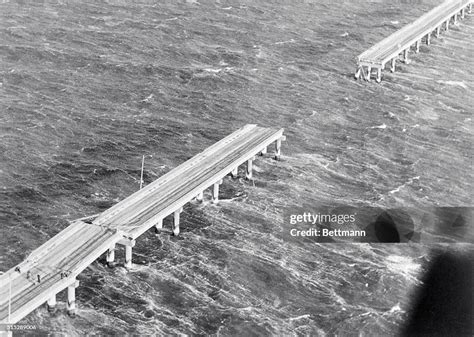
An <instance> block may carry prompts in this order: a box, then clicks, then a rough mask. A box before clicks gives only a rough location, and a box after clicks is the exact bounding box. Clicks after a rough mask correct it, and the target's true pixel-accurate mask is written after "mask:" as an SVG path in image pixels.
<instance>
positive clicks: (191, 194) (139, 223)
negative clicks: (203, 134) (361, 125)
mask: <svg viewBox="0 0 474 337" xmlns="http://www.w3.org/2000/svg"><path fill="white" fill-rule="evenodd" d="M284 139H285V136H283V129H271V128H263V127H258V126H256V125H246V126H244V127H243V128H241V129H239V130H237V131H236V132H234V133H232V134H231V135H229V136H227V137H225V138H224V139H222V140H221V141H219V142H217V143H216V144H214V145H212V146H211V147H209V148H207V149H206V150H205V151H203V152H201V153H200V154H198V155H196V156H194V157H193V158H191V159H189V160H188V161H186V162H185V163H183V164H182V165H180V166H178V167H177V168H175V169H173V170H171V171H170V172H168V173H167V174H165V175H163V176H162V177H160V178H159V179H157V180H156V181H154V182H153V183H151V184H149V185H148V186H146V187H144V188H143V189H141V190H139V191H137V192H135V193H134V194H132V195H131V196H129V197H128V198H126V199H124V200H123V201H121V202H119V203H118V204H116V205H115V206H113V207H111V208H110V209H108V210H106V211H105V212H103V213H101V214H100V215H98V216H97V217H95V218H94V219H91V220H89V221H82V220H76V221H74V222H73V223H72V224H71V225H70V226H68V227H67V228H66V229H64V230H63V231H61V232H60V233H58V234H57V235H56V236H54V237H53V238H51V239H50V240H48V241H47V242H46V243H44V244H43V245H41V246H40V247H39V248H37V249H35V250H34V251H33V252H32V253H31V254H30V255H29V256H28V258H27V259H26V260H25V261H24V262H22V263H20V264H19V265H17V266H15V267H14V268H12V269H10V270H9V271H7V272H5V273H4V274H2V275H0V322H3V323H5V324H14V323H16V322H18V321H20V320H21V319H22V318H23V317H25V316H26V315H28V314H29V313H30V312H32V311H33V310H35V309H36V308H37V307H38V306H40V305H41V304H42V303H44V302H47V303H48V308H49V309H50V310H54V307H55V304H56V295H57V294H58V293H59V292H60V291H62V290H64V289H66V288H67V292H68V304H67V307H68V313H70V314H71V315H74V313H75V308H76V307H75V288H76V287H77V286H78V281H77V280H76V277H77V275H79V273H81V272H82V271H83V270H84V269H85V268H87V266H89V265H90V264H91V263H92V262H94V261H95V260H96V259H97V258H99V257H100V256H101V255H102V254H104V253H106V254H107V261H108V263H109V264H113V263H114V259H115V253H114V251H115V247H116V245H117V244H122V245H124V246H125V266H126V267H131V265H132V247H133V246H134V245H135V239H136V238H138V237H139V236H140V235H141V234H143V233H144V232H145V231H147V230H148V229H150V228H151V227H156V228H157V229H161V228H162V223H163V219H164V218H165V217H166V216H168V215H171V214H172V215H173V216H174V227H173V233H174V234H175V235H178V234H179V221H180V213H181V211H182V207H183V205H185V204H186V203H187V202H189V201H191V200H192V199H194V198H197V199H198V200H202V198H203V192H204V190H205V189H207V188H208V187H212V200H213V202H215V203H217V202H218V196H219V185H220V184H221V183H222V180H223V178H224V177H225V176H226V175H228V174H229V173H231V174H232V176H234V177H235V176H237V174H238V168H239V166H240V165H242V164H244V163H247V165H246V167H245V171H246V177H247V178H249V179H252V166H253V160H254V159H255V156H256V155H257V154H265V153H267V147H268V146H269V145H270V144H272V143H275V156H276V158H277V159H278V158H279V156H280V147H281V141H282V140H284ZM0 333H1V332H0Z"/></svg>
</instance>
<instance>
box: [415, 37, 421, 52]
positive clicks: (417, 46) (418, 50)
mask: <svg viewBox="0 0 474 337" xmlns="http://www.w3.org/2000/svg"><path fill="white" fill-rule="evenodd" d="M415 52H416V53H419V52H420V40H418V41H416V44H415Z"/></svg>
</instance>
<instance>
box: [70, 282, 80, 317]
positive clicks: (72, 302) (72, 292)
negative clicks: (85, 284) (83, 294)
mask: <svg viewBox="0 0 474 337" xmlns="http://www.w3.org/2000/svg"><path fill="white" fill-rule="evenodd" d="M78 286H79V281H77V280H74V282H73V283H72V284H71V285H69V286H68V287H67V314H68V315H69V316H71V317H75V316H76V288H77V287H78Z"/></svg>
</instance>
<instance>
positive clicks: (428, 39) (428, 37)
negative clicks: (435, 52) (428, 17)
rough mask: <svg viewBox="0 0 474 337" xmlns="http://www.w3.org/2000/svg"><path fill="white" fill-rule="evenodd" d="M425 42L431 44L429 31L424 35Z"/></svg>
mask: <svg viewBox="0 0 474 337" xmlns="http://www.w3.org/2000/svg"><path fill="white" fill-rule="evenodd" d="M426 44H427V45H430V44H431V33H428V35H426Z"/></svg>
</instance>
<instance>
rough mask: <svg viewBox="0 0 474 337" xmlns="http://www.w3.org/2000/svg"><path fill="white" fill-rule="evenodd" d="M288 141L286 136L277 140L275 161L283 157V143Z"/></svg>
mask: <svg viewBox="0 0 474 337" xmlns="http://www.w3.org/2000/svg"><path fill="white" fill-rule="evenodd" d="M284 140H286V136H282V137H281V138H279V139H277V141H276V142H275V160H280V157H281V142H282V141H284Z"/></svg>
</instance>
